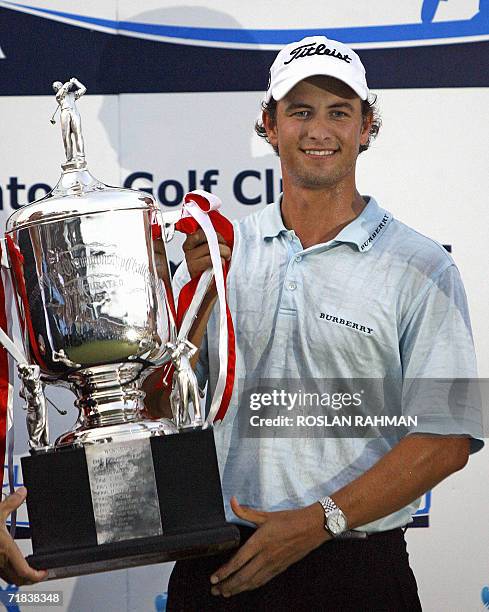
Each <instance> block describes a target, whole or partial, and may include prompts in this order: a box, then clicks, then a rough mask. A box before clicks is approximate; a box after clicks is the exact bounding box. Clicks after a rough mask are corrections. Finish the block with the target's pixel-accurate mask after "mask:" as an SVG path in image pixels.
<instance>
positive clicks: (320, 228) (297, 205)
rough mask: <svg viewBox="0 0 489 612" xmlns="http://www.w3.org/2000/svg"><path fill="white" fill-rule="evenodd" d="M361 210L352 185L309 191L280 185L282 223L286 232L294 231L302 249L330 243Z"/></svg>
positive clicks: (363, 205) (362, 206) (359, 200)
mask: <svg viewBox="0 0 489 612" xmlns="http://www.w3.org/2000/svg"><path fill="white" fill-rule="evenodd" d="M364 208H365V202H364V200H363V198H362V197H361V195H360V194H359V193H358V191H357V190H356V187H355V185H353V186H351V187H350V188H348V187H345V186H344V185H335V186H333V187H331V188H325V189H317V190H313V189H305V188H303V187H297V186H293V185H287V184H286V182H285V181H284V195H283V198H282V219H283V221H284V225H285V227H286V228H287V229H293V230H294V232H295V233H296V235H297V236H298V238H299V240H300V241H301V244H302V246H303V248H304V249H307V248H308V247H310V246H313V245H315V244H320V243H322V242H327V241H328V240H332V239H333V238H334V237H335V236H336V235H337V234H338V233H339V232H340V231H341V230H342V229H343V228H344V227H345V226H346V225H348V223H350V222H351V221H353V219H355V217H358V215H359V214H360V213H361V212H362V210H363V209H364Z"/></svg>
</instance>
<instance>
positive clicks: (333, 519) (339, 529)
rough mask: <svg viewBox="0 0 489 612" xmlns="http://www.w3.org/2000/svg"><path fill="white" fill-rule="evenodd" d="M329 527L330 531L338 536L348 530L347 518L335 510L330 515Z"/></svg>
mask: <svg viewBox="0 0 489 612" xmlns="http://www.w3.org/2000/svg"><path fill="white" fill-rule="evenodd" d="M326 522H327V525H328V529H329V531H331V533H332V534H333V535H334V536H336V535H339V534H340V533H343V532H344V531H346V530H347V523H346V517H345V515H344V514H343V512H341V511H340V510H333V512H331V513H330V514H329V515H328V519H327V521H326Z"/></svg>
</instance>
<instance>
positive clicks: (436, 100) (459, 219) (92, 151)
mask: <svg viewBox="0 0 489 612" xmlns="http://www.w3.org/2000/svg"><path fill="white" fill-rule="evenodd" d="M316 32H320V33H325V34H326V35H328V36H330V37H332V38H337V39H339V40H342V41H344V42H346V43H349V44H350V45H351V46H352V47H353V48H354V49H356V50H357V51H358V52H359V54H360V55H361V57H362V59H363V61H364V63H365V65H366V68H367V74H368V77H369V82H370V87H371V89H373V90H374V92H375V93H377V95H378V102H379V105H380V108H381V112H382V117H383V123H384V125H383V128H382V131H381V134H380V136H379V138H378V140H377V141H376V142H375V143H374V145H373V146H372V148H371V150H369V151H368V152H367V153H365V154H363V155H362V156H361V158H360V160H359V165H358V184H359V187H360V190H361V192H362V193H364V194H372V195H375V196H376V198H377V199H378V201H379V202H380V203H381V205H382V206H383V207H385V208H387V209H389V210H391V211H392V212H393V213H394V215H395V216H397V217H398V218H399V219H401V220H403V221H404V222H406V223H408V224H409V225H411V226H413V227H415V228H416V229H417V230H419V231H420V232H422V233H424V234H427V235H429V236H431V237H433V238H434V239H436V240H437V241H439V242H440V243H442V244H444V245H450V248H451V250H452V255H453V257H454V258H455V261H456V262H457V264H458V266H459V268H460V270H461V272H462V276H463V278H464V281H465V285H466V289H467V293H468V298H469V303H470V307H471V313H472V320H473V329H474V336H475V342H476V348H477V354H478V360H479V368H480V375H481V376H484V377H489V338H488V333H487V312H488V311H487V307H488V303H489V285H488V280H487V279H488V273H487V268H488V263H489V246H488V244H489V241H488V229H487V228H488V227H489V213H488V210H489V206H488V205H487V197H488V196H487V194H488V193H489V180H488V161H489V155H488V152H487V150H488V146H489V145H488V143H489V71H488V64H489V1H488V0H424V1H423V0H404V1H403V2H392V1H389V0H343V2H341V3H339V2H332V1H330V0H325V1H323V2H321V3H318V2H317V1H315V0H314V1H313V0H301V2H297V3H291V2H288V1H285V0H267V1H258V0H250V1H249V2H240V1H238V0H227V1H225V0H214V2H212V3H210V2H209V1H208V0H192V2H191V3H190V4H189V5H187V4H186V3H184V2H181V1H180V0H174V1H173V2H170V1H167V0H140V1H139V2H134V1H130V0H105V2H99V1H96V0H85V1H84V2H83V3H81V2H76V1H75V0H44V1H42V0H26V4H21V3H20V2H14V1H12V2H5V1H0V126H1V129H0V222H1V223H2V226H3V224H4V223H5V220H6V219H7V217H8V216H9V214H11V213H12V212H13V210H14V209H16V208H18V207H19V206H22V205H23V204H25V203H27V202H28V201H32V200H33V199H35V198H38V197H41V196H42V195H43V194H44V193H46V192H47V191H48V190H49V189H50V188H51V187H52V186H53V185H54V184H55V182H56V180H57V178H58V175H59V172H60V168H59V164H60V162H61V161H62V157H63V148H62V142H61V137H60V134H59V131H58V130H59V126H56V127H55V128H53V127H52V126H51V124H50V123H49V118H50V117H51V115H52V113H53V112H54V110H55V108H56V105H55V101H54V97H53V94H52V89H51V83H52V82H53V81H54V80H66V79H69V78H70V77H72V76H76V77H78V78H79V79H80V80H81V81H82V82H83V83H84V84H85V85H86V86H87V88H88V94H87V95H86V96H85V97H84V98H82V99H81V100H80V101H79V103H78V104H79V109H80V111H81V113H82V118H83V125H84V134H85V141H86V148H87V157H88V161H89V164H90V168H91V170H92V172H93V173H94V174H95V175H96V176H97V177H99V178H100V179H102V180H103V181H104V182H106V183H109V184H120V185H125V186H127V187H134V188H139V189H141V188H143V189H146V190H148V191H151V193H153V194H154V196H155V197H156V198H157V199H158V200H159V202H160V203H161V206H162V207H163V208H165V209H166V208H171V207H172V206H176V205H178V204H179V203H180V200H181V197H182V195H183V194H184V193H185V192H186V191H188V190H191V189H195V188H198V187H203V188H205V189H207V190H211V191H213V192H214V193H216V194H218V195H219V196H220V197H221V198H222V200H223V202H224V212H225V214H227V215H228V216H229V217H242V216H244V215H247V214H249V213H251V212H254V211H255V210H257V209H258V208H260V207H262V206H265V205H266V204H267V203H268V202H271V201H272V200H273V199H274V198H275V197H276V196H277V194H278V193H279V190H280V170H279V164H278V159H277V158H276V157H275V156H274V155H273V152H272V151H271V149H269V148H268V146H267V145H266V143H263V142H261V141H259V139H258V138H257V137H256V136H255V135H254V133H253V123H254V121H255V119H256V117H257V115H258V112H259V105H260V101H261V98H262V93H263V90H264V89H265V87H266V85H267V80H268V67H269V65H270V63H271V62H272V60H273V57H274V55H275V54H276V52H277V49H278V48H280V46H281V45H283V44H285V43H287V42H289V41H293V40H298V39H299V38H301V37H303V36H305V35H307V34H309V33H316ZM171 256H172V259H173V261H174V262H177V261H179V260H180V259H181V255H180V254H179V247H178V244H176V245H173V246H172V250H171ZM66 401H67V402H70V403H71V398H70V397H66ZM16 404H17V405H16V406H15V408H16V410H15V422H16V455H17V457H18V456H20V455H22V454H24V453H25V451H26V448H27V443H26V434H25V426H24V422H23V421H24V415H23V412H22V411H21V410H20V405H19V402H18V401H17V402H16ZM75 416H76V415H75V413H74V410H73V412H72V413H71V415H70V416H67V417H64V418H65V419H66V420H64V421H63V420H62V419H61V417H58V418H57V419H56V418H55V419H54V420H55V422H54V425H53V429H54V434H56V433H57V430H58V431H63V430H66V429H67V428H68V427H69V426H70V425H71V422H72V421H74V420H75ZM70 419H71V421H69V420H70ZM488 457H489V451H488V450H484V451H482V452H480V453H478V454H477V455H476V456H474V457H473V458H472V459H471V460H470V462H469V465H468V466H467V468H465V469H464V470H463V472H461V473H459V474H456V475H455V476H453V477H451V478H450V479H449V480H448V481H447V482H445V483H443V484H442V485H441V486H439V487H437V488H436V489H435V490H434V491H433V493H432V494H431V495H428V496H426V497H425V500H424V504H422V505H423V506H424V507H423V508H422V509H421V510H420V512H419V513H418V515H417V516H416V517H415V518H416V521H415V525H417V526H419V527H420V528H413V529H409V530H408V533H407V539H408V545H409V551H410V553H411V561H412V565H413V567H414V570H415V573H416V575H417V578H418V584H419V588H420V595H421V599H422V602H423V605H424V608H425V609H426V610H427V611H433V612H437V611H439V610H444V611H445V610H446V611H460V610H464V611H465V610H474V611H475V610H483V609H484V606H486V607H489V553H488V551H489V523H488V521H487V508H488V507H489V487H488V486H487V483H488V474H487V472H488V470H487V463H488ZM16 474H17V481H18V484H21V483H22V475H21V473H20V471H19V470H17V472H16ZM4 487H5V484H4ZM20 521H21V527H22V526H24V527H25V526H26V525H25V524H24V521H26V516H25V514H24V515H23V516H22V515H21V517H20ZM23 531H24V530H23V529H20V535H22V532H23ZM19 543H20V546H21V547H22V549H23V550H24V551H25V552H28V550H29V547H30V543H29V540H28V539H20V540H19ZM170 570H171V566H170V565H169V564H166V565H156V566H150V567H146V568H139V569H133V570H130V571H118V572H112V573H110V574H107V573H106V574H99V575H95V576H86V577H82V578H78V579H69V580H64V581H59V582H53V583H48V584H45V585H42V586H41V587H35V588H37V589H38V588H42V589H54V588H58V589H60V590H62V591H63V594H64V605H63V609H65V610H72V611H78V610H80V611H86V610H90V609H93V610H99V609H104V610H105V611H106V612H109V611H111V610H114V611H116V610H117V611H118V612H119V611H121V610H127V611H129V610H131V611H140V610H141V611H142V610H145V611H146V610H163V609H164V605H165V592H166V585H167V578H168V575H169V572H170ZM2 586H3V590H2V591H1V592H0V603H2V602H6V601H7V598H6V596H7V593H8V591H9V590H11V589H10V588H9V587H5V585H4V584H3V585H2ZM33 588H34V587H22V589H21V592H22V591H26V592H27V591H28V590H29V589H33ZM352 588H354V585H352ZM4 605H5V608H6V609H9V610H16V609H19V608H15V607H7V604H6V603H4ZM20 608H22V606H21V607H20ZM0 609H1V606H0ZM58 609H60V608H58Z"/></svg>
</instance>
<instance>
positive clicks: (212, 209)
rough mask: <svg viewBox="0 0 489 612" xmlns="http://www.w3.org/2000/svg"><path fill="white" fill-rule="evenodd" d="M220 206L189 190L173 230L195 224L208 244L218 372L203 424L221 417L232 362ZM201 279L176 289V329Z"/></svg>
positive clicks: (229, 237) (227, 233)
mask: <svg viewBox="0 0 489 612" xmlns="http://www.w3.org/2000/svg"><path fill="white" fill-rule="evenodd" d="M220 206H221V200H220V199H219V198H218V197H217V196H215V195H213V194H212V193H208V192H206V191H202V190H196V191H191V192H190V193H188V194H187V195H186V196H185V199H184V206H183V209H182V217H181V219H180V221H178V222H177V224H176V229H177V230H179V231H182V232H184V233H186V234H191V233H193V232H194V231H196V230H197V229H198V228H199V227H200V228H201V229H202V230H203V232H204V234H205V236H206V238H207V242H208V244H209V252H210V257H211V262H212V270H213V273H214V278H215V281H216V289H217V297H218V302H219V375H218V379H217V384H216V388H215V391H214V396H213V398H212V401H211V406H210V409H209V414H208V415H207V419H206V421H205V426H208V425H210V424H211V423H217V422H218V421H221V420H222V419H223V418H224V415H225V414H226V411H227V409H228V406H229V402H230V400H231V395H232V391H233V386H234V375H235V365H236V352H235V343H234V328H233V321H232V318H231V313H230V310H229V306H228V304H227V299H226V278H227V273H228V270H229V262H226V264H225V265H224V266H223V265H222V262H221V255H220V252H219V242H218V239H217V232H219V233H220V234H221V235H222V236H223V238H224V240H225V241H226V243H227V244H228V246H229V247H230V248H231V250H232V248H233V245H234V230H233V226H232V223H231V222H230V221H229V220H228V219H226V217H224V216H223V215H221V214H220V213H219V212H218V209H219V208H220ZM201 282H205V283H208V282H209V279H208V276H207V277H206V275H205V274H201V275H199V276H198V277H196V278H194V279H192V280H191V281H189V282H188V283H187V284H186V285H185V286H184V287H183V288H182V290H181V292H180V295H179V298H178V307H177V326H178V327H179V328H180V326H181V325H182V321H183V318H184V315H185V313H186V312H187V310H188V309H189V308H190V306H191V303H192V299H193V297H194V296H195V294H196V293H198V287H199V283H201Z"/></svg>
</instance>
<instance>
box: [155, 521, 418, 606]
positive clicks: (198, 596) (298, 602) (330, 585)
mask: <svg viewBox="0 0 489 612" xmlns="http://www.w3.org/2000/svg"><path fill="white" fill-rule="evenodd" d="M240 531H241V539H242V542H244V541H245V540H246V539H247V538H249V537H250V535H252V534H253V532H254V530H253V529H250V528H247V527H240ZM233 554H234V552H233V551H228V552H226V553H223V554H220V555H218V556H215V557H202V558H200V559H190V560H186V561H178V562H177V563H176V565H175V568H174V570H173V572H172V575H171V577H170V583H169V586H168V603H167V608H166V609H167V611H168V612H204V611H206V610H212V611H213V612H220V611H226V612H259V611H263V612H274V611H276V612H282V611H285V612H287V611H289V610H290V611H291V612H296V611H301V610H308V611H310V612H312V611H318V612H319V611H331V612H340V611H351V612H353V611H355V612H366V611H372V612H384V611H389V612H402V611H406V612H417V611H419V610H421V604H420V601H419V598H418V588H417V585H416V580H415V578H414V574H413V572H412V570H411V568H410V567H409V561H408V554H407V551H406V542H405V540H404V534H403V532H402V530H401V529H393V530H392V531H384V532H381V533H378V534H374V535H370V536H369V537H368V538H366V539H344V540H333V541H329V542H326V543H325V544H323V545H322V546H320V547H319V548H317V549H316V550H313V551H312V552H311V553H309V554H308V555H307V556H306V557H304V559H302V560H301V561H298V562H297V563H294V564H293V565H291V566H290V567H289V568H288V569H287V570H285V571H284V572H283V573H281V574H279V575H278V576H276V577H275V578H273V579H272V580H271V581H270V582H268V583H267V584H265V585H264V586H262V587H260V588H258V589H255V590H254V591H246V592H245V593H240V594H238V595H234V596H232V597H230V598H223V597H221V596H217V597H216V596H213V595H211V592H210V590H211V584H210V576H211V574H212V573H213V572H214V571H215V570H216V569H218V568H219V567H220V566H221V565H222V564H223V563H225V562H226V561H227V560H228V559H229V558H230V557H231V556H232V555H233Z"/></svg>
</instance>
